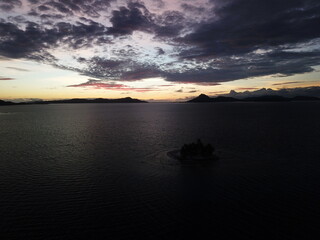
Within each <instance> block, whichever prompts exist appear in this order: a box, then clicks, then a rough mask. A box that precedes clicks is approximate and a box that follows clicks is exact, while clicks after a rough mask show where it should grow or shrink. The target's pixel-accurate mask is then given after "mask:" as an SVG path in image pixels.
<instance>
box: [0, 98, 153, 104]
mask: <svg viewBox="0 0 320 240" xmlns="http://www.w3.org/2000/svg"><path fill="white" fill-rule="evenodd" d="M65 103H147V101H142V100H139V99H135V98H131V97H126V98H118V99H105V98H96V99H82V98H73V99H65V100H52V101H33V102H22V103H14V102H8V101H3V100H0V105H30V104H65Z"/></svg>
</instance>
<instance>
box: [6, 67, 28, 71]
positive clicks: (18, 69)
mask: <svg viewBox="0 0 320 240" xmlns="http://www.w3.org/2000/svg"><path fill="white" fill-rule="evenodd" d="M6 68H8V69H12V70H16V71H20V72H29V70H27V69H24V68H17V67H6Z"/></svg>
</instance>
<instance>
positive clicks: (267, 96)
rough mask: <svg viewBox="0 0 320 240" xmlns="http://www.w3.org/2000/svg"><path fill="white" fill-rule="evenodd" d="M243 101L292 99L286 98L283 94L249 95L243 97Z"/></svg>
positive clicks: (284, 100) (285, 100)
mask: <svg viewBox="0 0 320 240" xmlns="http://www.w3.org/2000/svg"><path fill="white" fill-rule="evenodd" d="M241 101H243V102H287V101H291V98H285V97H282V96H275V95H264V96H259V97H247V98H244V99H241Z"/></svg>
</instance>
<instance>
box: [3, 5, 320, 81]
mask: <svg viewBox="0 0 320 240" xmlns="http://www.w3.org/2000/svg"><path fill="white" fill-rule="evenodd" d="M21 3H22V1H19V0H9V1H3V2H1V3H0V11H2V12H5V13H6V14H3V15H1V19H0V56H1V58H3V57H6V58H9V59H17V58H24V59H29V60H32V61H38V62H45V63H47V64H51V65H53V66H56V67H59V68H63V69H69V70H72V71H77V72H79V73H80V74H82V75H86V76H88V77H91V78H97V79H101V80H109V81H139V80H142V79H147V78H158V77H160V78H163V79H165V80H167V81H169V82H176V83H194V84H198V85H210V86H214V85H218V84H220V83H222V82H227V81H234V80H238V79H250V78H254V77H262V76H272V75H273V76H277V77H279V76H291V75H295V74H302V73H309V72H312V71H314V67H315V66H316V65H320V32H319V31H317V29H316V26H319V25H320V3H319V1H316V0H306V1H302V0H283V1H276V0H260V1H256V0H228V1H223V0H208V1H203V0H195V1H182V0H181V1H174V2H173V1H169V0H157V1H150V0H145V1H144V2H142V1H131V0H130V1H129V0H128V1H127V0H122V1H116V0H65V1H60V0H28V4H23V8H22V7H21V6H22V5H21ZM170 8H172V9H170ZM70 59H72V60H70ZM16 70H17V69H16Z"/></svg>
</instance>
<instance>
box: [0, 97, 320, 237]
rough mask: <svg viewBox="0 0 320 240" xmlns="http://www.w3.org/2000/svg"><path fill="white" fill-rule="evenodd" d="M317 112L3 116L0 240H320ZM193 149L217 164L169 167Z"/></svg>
mask: <svg viewBox="0 0 320 240" xmlns="http://www.w3.org/2000/svg"><path fill="white" fill-rule="evenodd" d="M319 110H320V103H319V102H283V103H254V102H253V103H242V102H241V103H198V104H197V103H195V104H191V103H147V104H52V105H26V106H1V107H0V236H3V237H1V239H75V238H76V239H77V238H86V239H108V238H110V239H141V238H145V239H186V237H193V238H203V239H234V238H236V237H237V238H240V239H281V240H283V239H299V240H300V239H317V238H319V237H320V234H319V233H320V230H319V226H320V225H319V223H320V220H319V219H320V111H319ZM197 139H201V140H202V141H203V142H204V143H211V144H212V145H213V146H214V147H215V153H216V155H217V156H218V157H219V160H218V161H215V162H213V163H212V164H196V165H194V164H182V163H180V162H179V161H177V160H174V159H171V158H169V157H168V156H167V153H168V152H169V151H171V150H174V149H179V148H180V147H181V146H182V145H183V144H184V143H191V142H195V141H197Z"/></svg>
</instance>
